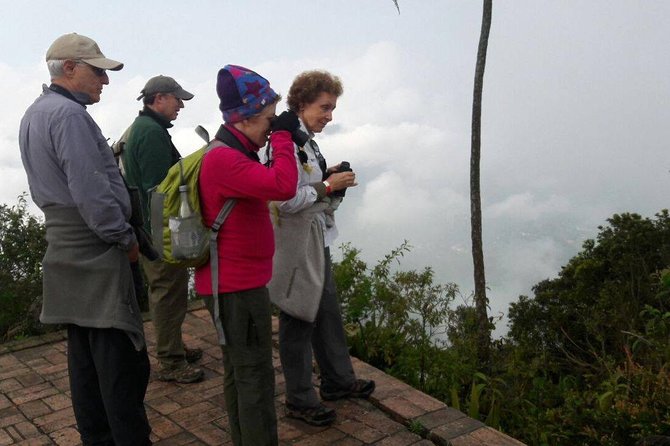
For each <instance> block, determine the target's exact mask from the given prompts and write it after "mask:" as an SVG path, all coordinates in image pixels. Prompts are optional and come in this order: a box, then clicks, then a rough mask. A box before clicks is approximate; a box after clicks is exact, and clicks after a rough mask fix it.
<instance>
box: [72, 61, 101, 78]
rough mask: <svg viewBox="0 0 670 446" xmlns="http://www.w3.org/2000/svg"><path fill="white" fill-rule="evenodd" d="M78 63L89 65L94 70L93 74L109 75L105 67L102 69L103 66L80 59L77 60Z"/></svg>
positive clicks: (99, 75)
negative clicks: (95, 65) (96, 65)
mask: <svg viewBox="0 0 670 446" xmlns="http://www.w3.org/2000/svg"><path fill="white" fill-rule="evenodd" d="M77 65H86V66H88V67H89V68H90V69H91V71H93V74H95V75H96V76H98V77H103V76H106V75H107V71H106V70H104V69H102V68H98V67H94V66H93V65H91V64H87V63H86V62H84V61H83V60H78V61H77Z"/></svg>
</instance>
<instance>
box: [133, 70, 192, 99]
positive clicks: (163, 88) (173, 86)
mask: <svg viewBox="0 0 670 446" xmlns="http://www.w3.org/2000/svg"><path fill="white" fill-rule="evenodd" d="M156 93H170V94H173V95H175V97H176V98H179V99H182V100H184V101H188V100H189V99H193V94H192V93H189V92H188V91H186V90H184V89H183V88H181V85H179V84H178V83H177V81H176V80H174V79H172V78H171V77H170V76H163V75H162V74H161V75H159V76H154V77H152V78H151V79H149V80H148V81H147V84H146V85H145V86H144V88H143V89H142V91H141V92H140V95H139V97H138V98H137V100H138V101H139V100H140V99H142V98H144V97H148V96H151V95H154V94H156Z"/></svg>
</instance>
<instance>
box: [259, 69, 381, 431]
mask: <svg viewBox="0 0 670 446" xmlns="http://www.w3.org/2000/svg"><path fill="white" fill-rule="evenodd" d="M341 94H342V83H341V82H340V80H339V78H337V77H336V76H333V75H332V74H330V73H328V72H325V71H306V72H304V73H301V74H299V75H298V76H297V77H296V78H295V79H294V81H293V84H292V85H291V88H290V90H289V94H288V98H287V102H288V108H289V111H290V112H293V113H295V114H297V116H298V118H299V119H300V130H298V131H297V133H302V132H304V133H302V138H301V137H300V136H301V135H296V134H295V133H296V132H294V135H293V141H294V142H296V147H295V149H296V161H297V163H298V176H299V178H298V185H297V193H296V195H295V197H294V198H292V199H290V200H287V201H282V202H273V203H272V204H271V211H272V213H273V215H274V221H273V223H274V229H275V240H276V251H275V256H274V261H273V277H272V281H271V282H270V284H269V285H268V286H269V288H270V296H271V299H272V301H273V302H274V303H275V304H276V305H277V306H278V307H279V309H280V310H281V311H280V315H279V354H280V359H281V363H282V368H283V370H284V376H285V378H286V414H287V416H288V417H291V418H297V419H300V420H303V421H305V422H307V423H309V424H312V425H316V426H323V425H328V424H331V423H333V421H335V418H336V414H335V411H334V410H333V409H332V408H329V407H326V406H324V405H323V404H322V403H321V402H320V401H319V398H318V397H317V395H316V391H315V389H314V386H313V385H312V354H313V355H314V358H315V359H316V362H317V364H318V365H319V370H320V374H321V386H320V392H319V393H320V395H321V398H322V399H323V400H331V401H332V400H337V399H341V398H367V397H369V396H370V394H371V393H372V392H373V391H374V389H375V383H374V381H371V380H362V379H357V378H356V376H355V374H354V370H353V367H352V365H351V358H350V357H349V350H348V347H347V343H346V335H345V332H344V327H343V324H342V316H341V313H340V307H339V302H338V300H337V292H336V289H335V283H334V281H333V271H332V266H331V260H330V246H331V244H332V243H333V241H334V239H335V237H337V227H336V226H335V214H334V212H335V210H336V209H337V208H338V206H339V204H340V202H341V201H342V199H343V197H344V191H345V189H346V188H347V187H352V186H356V185H357V183H356V175H355V174H354V172H352V171H351V169H348V163H346V164H345V163H344V162H343V163H340V164H337V165H334V166H331V167H327V165H326V160H325V159H324V157H323V155H322V154H321V152H320V150H319V146H318V145H317V144H316V142H315V141H314V140H313V137H314V136H315V134H317V133H320V132H321V131H322V130H323V129H324V127H325V126H326V125H327V124H328V123H329V122H330V121H331V120H332V119H333V111H334V110H335V107H336V106H337V99H338V97H339V96H340V95H341Z"/></svg>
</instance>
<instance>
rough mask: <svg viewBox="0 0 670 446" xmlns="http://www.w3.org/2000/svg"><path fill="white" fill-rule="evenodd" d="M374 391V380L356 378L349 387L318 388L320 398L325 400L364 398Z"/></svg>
mask: <svg viewBox="0 0 670 446" xmlns="http://www.w3.org/2000/svg"><path fill="white" fill-rule="evenodd" d="M374 391H375V382H374V381H372V380H371V379H357V380H356V381H354V384H353V385H352V386H351V388H349V389H329V388H323V387H321V389H319V394H321V399H323V400H326V401H334V400H340V399H342V398H363V399H366V398H368V397H369V396H370V395H372V392H374Z"/></svg>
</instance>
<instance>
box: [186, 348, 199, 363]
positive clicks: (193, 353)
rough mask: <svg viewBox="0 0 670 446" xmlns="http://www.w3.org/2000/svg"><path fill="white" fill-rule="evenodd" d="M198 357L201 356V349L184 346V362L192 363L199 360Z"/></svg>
mask: <svg viewBox="0 0 670 446" xmlns="http://www.w3.org/2000/svg"><path fill="white" fill-rule="evenodd" d="M200 358H202V349H199V348H186V347H184V359H186V362H188V363H189V364H193V363H194V362H196V361H199V360H200Z"/></svg>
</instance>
